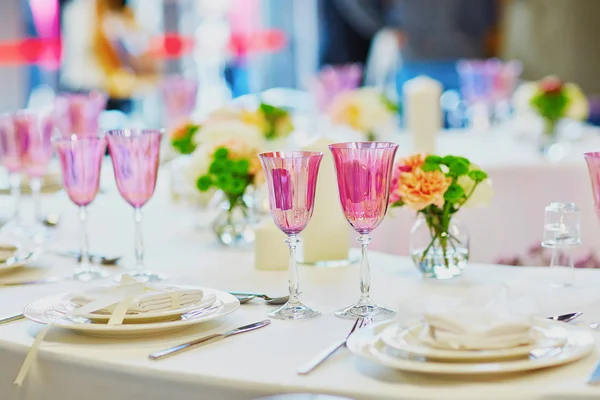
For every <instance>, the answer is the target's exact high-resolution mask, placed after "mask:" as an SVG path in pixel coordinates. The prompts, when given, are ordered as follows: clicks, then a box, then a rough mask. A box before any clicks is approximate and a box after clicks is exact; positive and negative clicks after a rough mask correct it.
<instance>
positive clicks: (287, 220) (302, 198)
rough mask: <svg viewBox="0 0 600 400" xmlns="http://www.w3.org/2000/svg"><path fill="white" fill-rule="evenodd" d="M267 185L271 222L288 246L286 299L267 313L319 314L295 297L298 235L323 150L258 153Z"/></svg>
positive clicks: (282, 316) (308, 210)
mask: <svg viewBox="0 0 600 400" xmlns="http://www.w3.org/2000/svg"><path fill="white" fill-rule="evenodd" d="M259 157H260V162H261V163H262V167H263V171H264V173H265V177H266V181H267V185H268V187H269V205H270V208H271V215H272V216H273V220H274V221H275V225H277V227H278V228H279V229H281V230H282V231H283V233H285V234H287V235H288V237H287V239H286V240H285V243H287V245H288V246H289V248H290V263H289V268H290V279H289V289H290V298H289V300H288V302H287V303H286V304H285V305H283V306H282V307H281V308H279V309H277V310H275V311H272V312H270V313H269V316H270V317H272V318H277V319H305V318H312V317H316V316H318V315H320V314H321V313H320V312H319V311H317V310H314V309H312V308H310V307H307V306H305V305H304V304H302V303H301V302H300V299H299V298H298V293H299V292H298V266H297V265H296V246H297V244H298V235H299V234H300V232H302V230H304V228H305V227H306V225H308V222H309V221H310V218H311V217H312V213H313V206H314V202H315V188H316V184H317V174H318V172H319V165H320V164H321V159H322V158H323V153H318V152H308V151H290V152H273V153H262V154H260V155H259Z"/></svg>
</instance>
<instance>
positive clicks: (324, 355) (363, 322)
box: [297, 318, 371, 375]
mask: <svg viewBox="0 0 600 400" xmlns="http://www.w3.org/2000/svg"><path fill="white" fill-rule="evenodd" d="M370 323H371V319H370V318H358V319H357V320H356V322H355V323H354V325H353V326H352V329H350V333H349V334H348V336H346V338H345V339H344V340H340V341H339V342H335V343H333V344H332V345H331V346H329V347H328V348H326V349H325V350H323V351H322V352H321V353H319V354H318V355H317V356H316V357H315V358H313V359H312V360H310V361H309V362H307V363H306V364H304V365H302V366H301V367H300V368H298V371H297V372H298V374H299V375H306V374H308V373H310V372H311V371H313V370H314V369H315V368H317V367H318V366H319V365H321V364H322V363H323V362H324V361H325V360H327V359H328V358H329V357H331V356H332V355H333V354H334V353H335V352H336V351H338V350H339V349H341V348H342V347H346V342H347V341H348V338H349V337H350V335H352V334H353V333H354V331H356V330H357V329H360V328H364V327H365V326H368V325H369V324H370Z"/></svg>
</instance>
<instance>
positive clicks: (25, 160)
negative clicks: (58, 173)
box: [13, 110, 54, 178]
mask: <svg viewBox="0 0 600 400" xmlns="http://www.w3.org/2000/svg"><path fill="white" fill-rule="evenodd" d="M13 122H14V127H15V135H16V137H17V140H18V141H19V144H20V157H21V168H22V169H23V172H25V173H26V174H27V175H28V176H29V177H30V178H41V177H42V176H44V174H45V173H46V170H47V168H48V163H49V162H50V159H52V152H53V149H52V136H53V134H54V120H53V118H52V115H51V114H50V113H48V112H45V111H30V110H22V111H18V112H17V113H15V115H14V117H13Z"/></svg>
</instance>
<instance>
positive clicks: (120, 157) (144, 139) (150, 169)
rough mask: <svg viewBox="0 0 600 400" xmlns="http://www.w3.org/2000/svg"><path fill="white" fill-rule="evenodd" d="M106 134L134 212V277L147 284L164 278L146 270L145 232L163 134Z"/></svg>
mask: <svg viewBox="0 0 600 400" xmlns="http://www.w3.org/2000/svg"><path fill="white" fill-rule="evenodd" d="M106 135H107V136H106V138H107V140H108V151H109V153H110V157H111V159H112V163H113V169H114V171H115V179H116V180H117V187H118V189H119V192H120V193H121V196H122V197H123V198H124V199H125V201H126V202H128V203H129V204H131V206H132V207H133V209H134V213H133V217H134V220H135V258H136V270H135V272H134V273H133V274H131V275H133V276H134V277H135V278H136V279H138V280H142V281H146V282H147V281H156V280H161V279H164V277H163V276H161V275H158V274H155V273H152V272H150V271H148V270H146V267H145V265H144V241H143V238H142V229H141V222H142V206H143V205H144V204H146V202H147V201H148V200H150V198H151V197H152V195H153V194H154V188H155V187H156V175H157V174H158V160H159V152H160V141H161V139H162V136H163V132H162V131H161V130H156V129H124V130H111V131H108V132H107V133H106Z"/></svg>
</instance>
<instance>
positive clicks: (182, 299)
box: [71, 286, 203, 314]
mask: <svg viewBox="0 0 600 400" xmlns="http://www.w3.org/2000/svg"><path fill="white" fill-rule="evenodd" d="M118 287H119V286H101V287H96V288H92V289H90V290H88V291H86V292H84V293H79V294H76V295H74V296H73V297H72V298H71V303H73V304H74V305H76V306H77V307H82V306H84V305H86V304H88V303H91V302H92V301H95V300H97V299H99V298H102V297H104V296H106V295H108V294H110V293H112V292H114V291H115V290H116V289H117V288H118ZM202 297H203V292H202V290H201V289H183V288H179V287H175V286H147V287H146V288H145V289H144V292H143V293H141V294H139V295H137V296H135V297H133V298H132V299H131V300H130V301H129V304H128V305H127V314H142V313H147V312H153V311H154V312H156V311H166V310H174V309H178V308H181V307H187V306H190V305H193V304H195V303H198V302H199V301H200V300H202ZM118 305H119V304H118V303H115V304H112V305H110V306H107V307H104V308H102V309H99V310H96V311H95V312H96V313H100V314H112V313H113V312H114V311H115V310H116V308H117V306H118Z"/></svg>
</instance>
